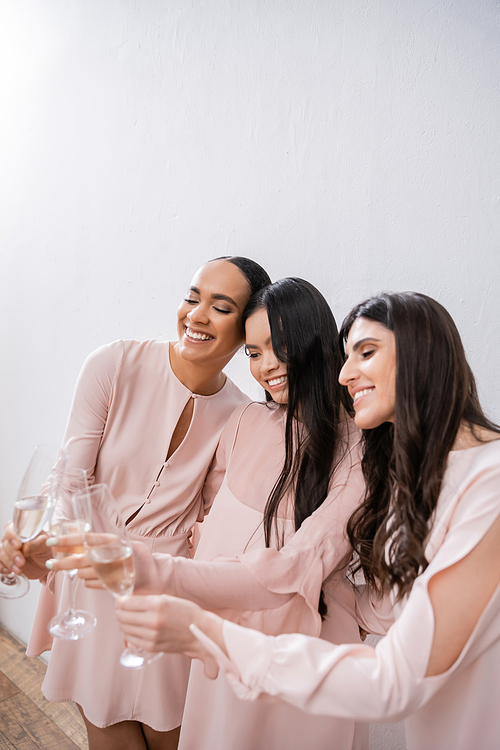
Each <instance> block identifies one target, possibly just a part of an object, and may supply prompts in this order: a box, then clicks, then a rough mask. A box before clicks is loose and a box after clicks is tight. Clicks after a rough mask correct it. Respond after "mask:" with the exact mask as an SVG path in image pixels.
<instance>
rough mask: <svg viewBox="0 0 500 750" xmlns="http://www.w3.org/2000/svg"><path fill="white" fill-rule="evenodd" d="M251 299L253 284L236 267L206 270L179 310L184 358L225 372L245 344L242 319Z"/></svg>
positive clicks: (224, 264) (222, 263)
mask: <svg viewBox="0 0 500 750" xmlns="http://www.w3.org/2000/svg"><path fill="white" fill-rule="evenodd" d="M249 299H250V287H249V284H248V282H247V280H246V278H245V277H244V275H243V274H242V273H241V271H240V270H239V268H237V267H236V266H235V265H234V264H233V263H229V261H226V260H215V261H212V262H211V263H207V264H206V265H204V266H202V267H201V268H200V269H199V271H197V272H196V274H195V275H194V277H193V280H192V281H191V285H190V287H189V289H188V290H187V293H186V297H185V299H184V300H183V301H182V302H181V304H180V305H179V309H178V310H177V333H178V336H179V354H180V356H181V357H182V358H183V359H186V360H188V361H190V362H198V363H207V364H208V363H210V364H211V363H213V364H216V365H217V366H220V367H221V369H222V367H224V365H225V364H227V362H229V360H230V359H231V357H232V356H233V355H234V354H235V352H236V351H237V350H238V349H239V347H240V346H241V345H242V343H243V327H242V324H241V315H242V313H243V309H244V307H245V305H246V303H247V302H248V300H249Z"/></svg>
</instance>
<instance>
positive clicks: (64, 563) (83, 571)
mask: <svg viewBox="0 0 500 750" xmlns="http://www.w3.org/2000/svg"><path fill="white" fill-rule="evenodd" d="M67 540H68V536H65V537H63V536H61V537H51V538H50V539H48V540H47V544H48V545H49V546H50V547H51V548H52V554H53V553H56V554H57V552H63V551H64V549H65V548H67V545H68V541H67ZM45 566H46V568H48V569H49V570H54V571H55V572H56V573H57V571H59V570H78V578H81V579H82V580H83V581H84V582H85V586H86V588H89V589H99V590H101V589H105V588H106V587H105V586H104V584H103V583H102V582H101V580H100V579H99V578H98V576H97V573H96V572H95V570H94V568H93V567H92V565H91V564H90V560H89V558H88V557H87V553H86V552H83V553H80V554H78V555H66V556H65V557H61V558H58V559H56V558H53V559H51V560H47V562H46V563H45Z"/></svg>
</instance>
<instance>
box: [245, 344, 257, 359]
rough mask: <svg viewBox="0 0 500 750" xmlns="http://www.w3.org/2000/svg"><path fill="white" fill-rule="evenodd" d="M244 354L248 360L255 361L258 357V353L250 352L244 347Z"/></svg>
mask: <svg viewBox="0 0 500 750" xmlns="http://www.w3.org/2000/svg"><path fill="white" fill-rule="evenodd" d="M245 354H246V355H247V357H249V358H250V359H255V358H256V357H260V353H259V352H251V351H250V350H249V349H247V347H246V346H245Z"/></svg>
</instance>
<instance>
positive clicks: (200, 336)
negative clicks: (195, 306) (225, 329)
mask: <svg viewBox="0 0 500 750" xmlns="http://www.w3.org/2000/svg"><path fill="white" fill-rule="evenodd" d="M186 336H188V337H189V338H190V339H193V341H210V340H211V339H213V336H209V335H208V333H198V332H197V331H193V330H192V329H191V328H187V327H186Z"/></svg>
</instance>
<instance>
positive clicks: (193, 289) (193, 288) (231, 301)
mask: <svg viewBox="0 0 500 750" xmlns="http://www.w3.org/2000/svg"><path fill="white" fill-rule="evenodd" d="M189 291H190V292H194V293H195V294H199V295H200V296H201V292H200V290H199V289H198V287H197V286H190V287H189ZM210 297H211V299H220V300H222V301H224V302H229V304H231V305H234V306H235V307H236V308H237V309H238V310H239V309H240V308H239V305H238V303H237V302H235V301H234V299H233V298H232V297H228V295H227V294H211V295H210Z"/></svg>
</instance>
